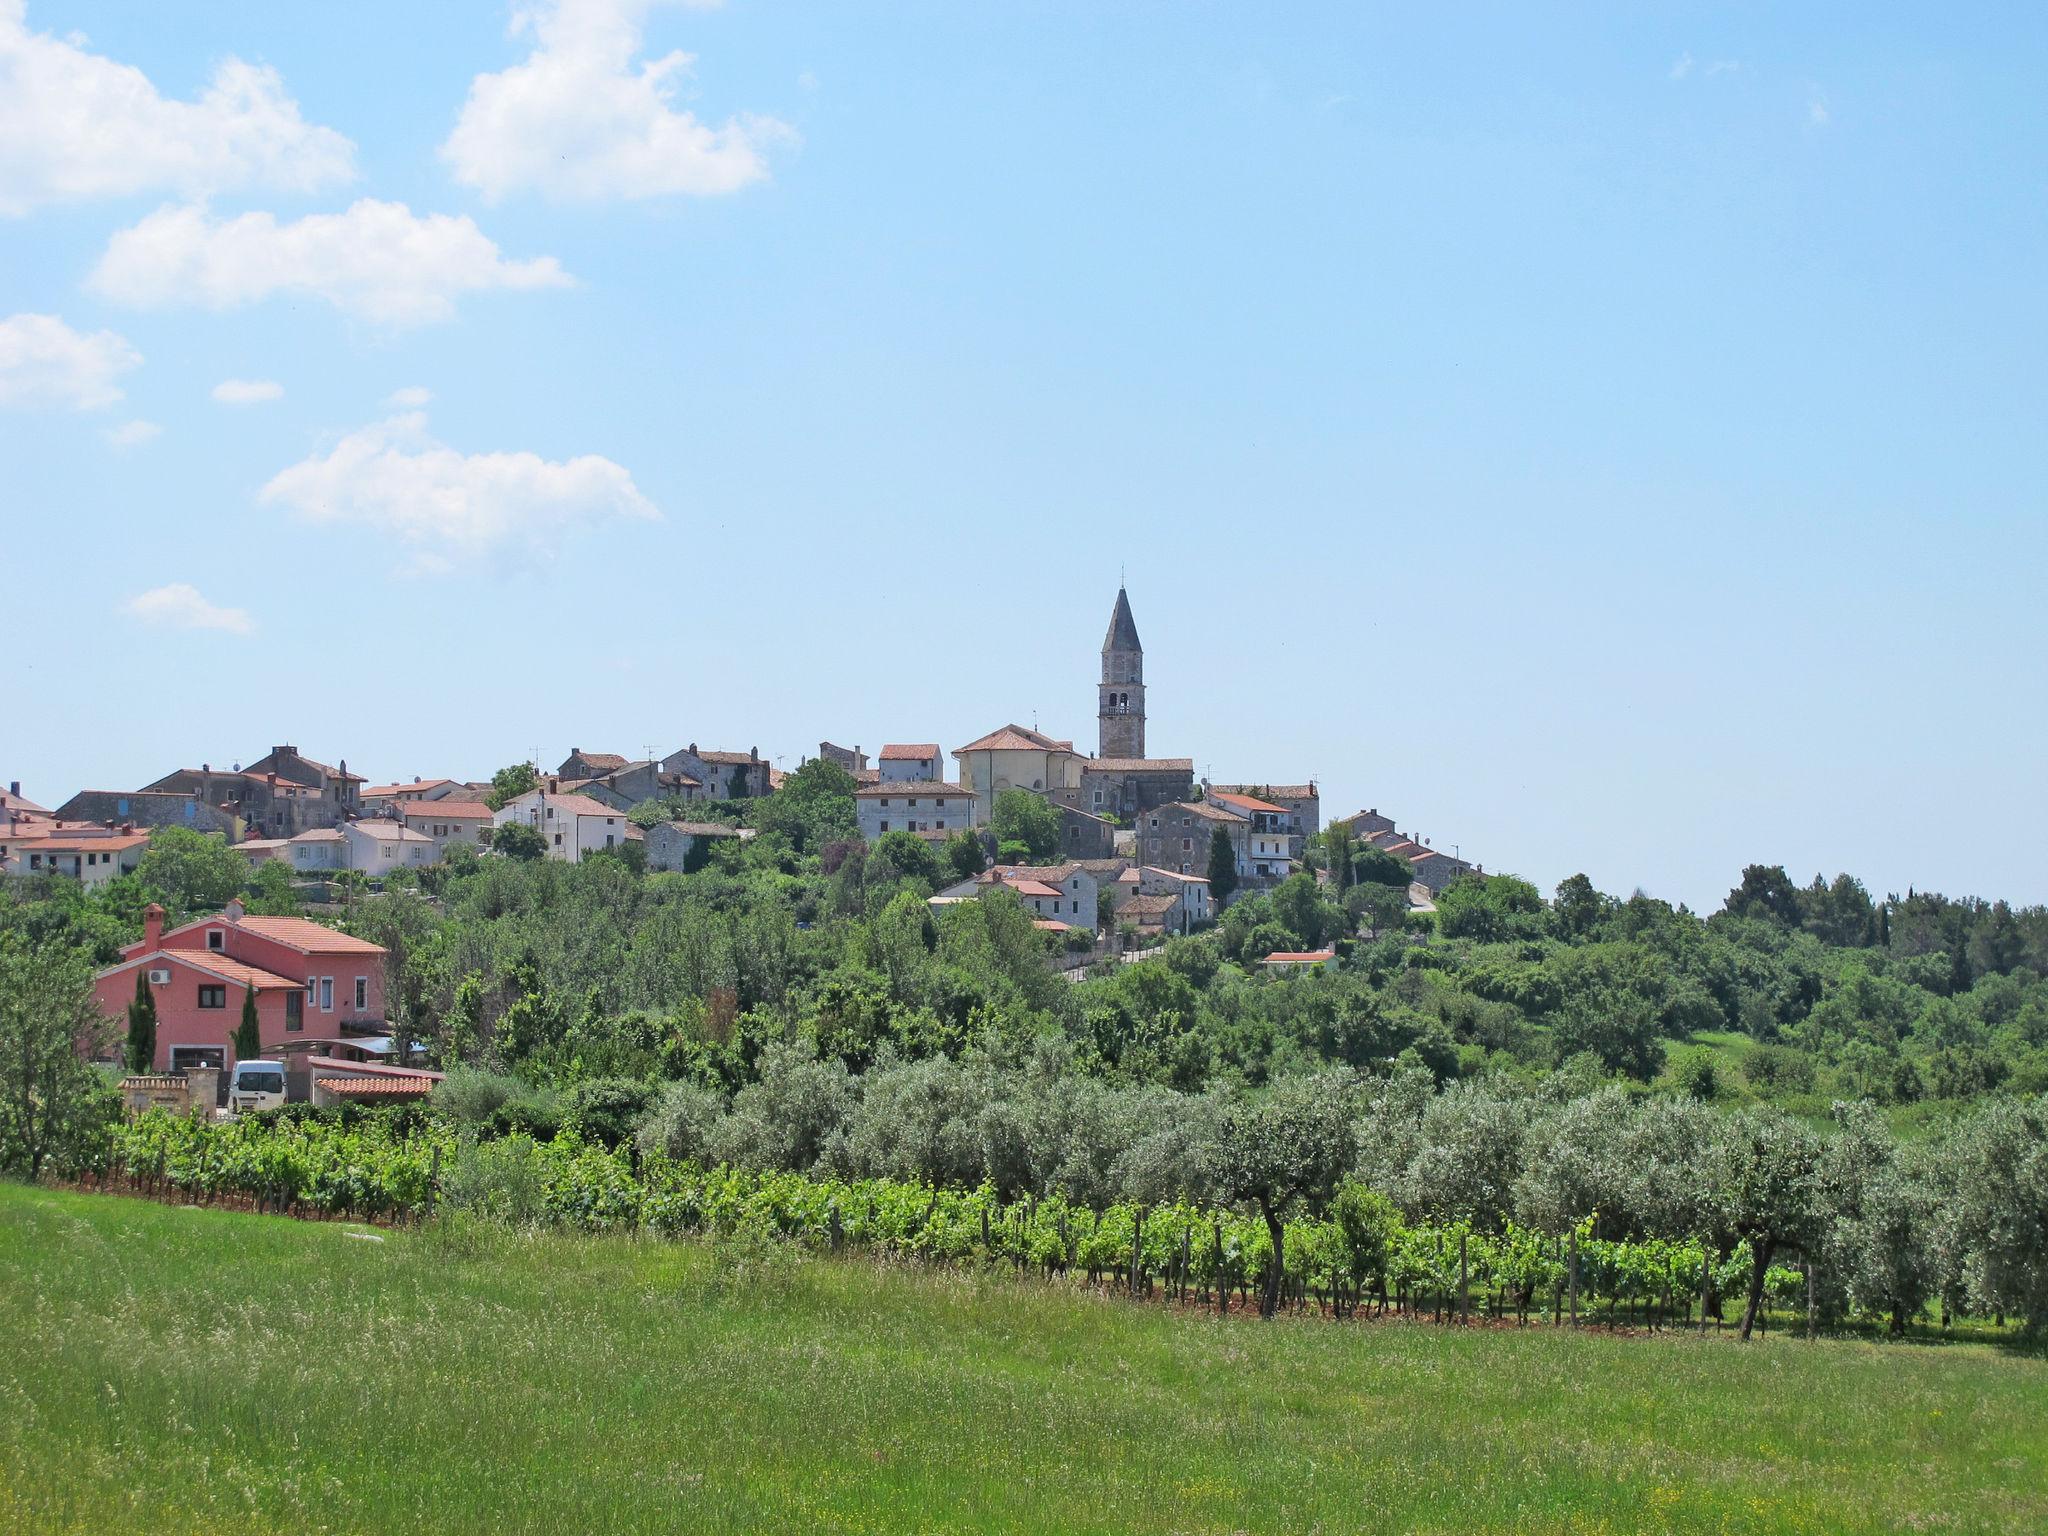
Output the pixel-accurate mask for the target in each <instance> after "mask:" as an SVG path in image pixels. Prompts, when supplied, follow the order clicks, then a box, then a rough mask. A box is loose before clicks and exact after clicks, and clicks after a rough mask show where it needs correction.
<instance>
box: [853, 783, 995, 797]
mask: <svg viewBox="0 0 2048 1536" xmlns="http://www.w3.org/2000/svg"><path fill="white" fill-rule="evenodd" d="M890 795H899V796H903V797H905V798H908V797H909V796H912V795H928V796H930V797H932V798H934V799H936V798H938V797H939V796H942V795H952V796H954V797H956V798H961V799H972V798H973V795H974V791H973V790H971V789H969V788H968V787H967V786H966V785H964V784H948V783H946V782H945V781H944V780H942V779H897V780H895V781H894V782H892V783H878V784H863V785H861V786H860V788H858V789H856V790H855V791H854V792H853V797H854V799H856V800H880V799H883V798H885V797H887V796H890Z"/></svg>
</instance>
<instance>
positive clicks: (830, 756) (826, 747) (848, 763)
mask: <svg viewBox="0 0 2048 1536" xmlns="http://www.w3.org/2000/svg"><path fill="white" fill-rule="evenodd" d="M818 756H820V757H822V758H823V759H824V760H825V761H826V762H828V763H837V764H838V765H839V766H840V767H842V768H844V769H845V770H846V771H847V772H848V773H850V774H852V775H853V776H854V777H855V778H859V777H860V775H862V774H863V773H866V772H867V769H868V755H867V753H865V752H863V751H861V749H860V743H859V742H855V743H854V744H853V745H852V746H850V747H840V746H834V745H833V744H832V743H831V742H829V741H821V742H819V743H818ZM938 776H939V773H938V769H937V767H936V766H935V767H934V768H933V769H932V771H931V772H930V773H929V774H918V775H916V777H918V778H932V779H936V778H937V777H938Z"/></svg>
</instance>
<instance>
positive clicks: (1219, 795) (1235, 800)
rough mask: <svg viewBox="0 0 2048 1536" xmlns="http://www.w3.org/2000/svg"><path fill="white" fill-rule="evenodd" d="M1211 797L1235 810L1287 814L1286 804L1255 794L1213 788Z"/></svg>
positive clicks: (1277, 814)
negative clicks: (1279, 803) (1277, 803)
mask: <svg viewBox="0 0 2048 1536" xmlns="http://www.w3.org/2000/svg"><path fill="white" fill-rule="evenodd" d="M1209 798H1210V799H1211V800H1221V801H1222V802H1223V803H1224V804H1225V805H1227V806H1229V807H1230V808H1231V809H1232V810H1234V811H1266V812H1269V813H1271V814H1272V815H1275V816H1285V815H1286V814H1287V807H1286V806H1284V805H1275V804H1274V803H1273V802H1272V801H1270V800H1261V799H1258V798H1257V797H1256V796H1253V795H1235V794H1230V793H1228V792H1227V791H1225V790H1220V789H1212V790H1210V791H1209Z"/></svg>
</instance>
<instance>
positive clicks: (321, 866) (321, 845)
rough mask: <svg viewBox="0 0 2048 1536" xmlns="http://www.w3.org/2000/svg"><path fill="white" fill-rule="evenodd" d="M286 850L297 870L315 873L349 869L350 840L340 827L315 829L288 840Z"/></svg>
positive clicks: (293, 866)
mask: <svg viewBox="0 0 2048 1536" xmlns="http://www.w3.org/2000/svg"><path fill="white" fill-rule="evenodd" d="M285 848H286V850H287V851H288V853H289V855H290V858H291V866H292V868H293V869H295V870H299V871H302V872H305V873H314V872H317V871H320V870H328V869H346V868H348V839H347V838H346V837H344V836H343V835H342V832H341V829H340V828H339V827H314V828H312V829H311V830H310V831H306V832H301V833H300V834H299V835H298V836H297V837H293V838H287V839H286V841H285Z"/></svg>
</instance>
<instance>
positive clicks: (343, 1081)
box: [314, 1077, 434, 1099]
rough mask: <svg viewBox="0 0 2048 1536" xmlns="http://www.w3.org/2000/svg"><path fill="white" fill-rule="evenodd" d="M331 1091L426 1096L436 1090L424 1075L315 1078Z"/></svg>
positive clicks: (372, 1095) (356, 1094)
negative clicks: (412, 1076)
mask: <svg viewBox="0 0 2048 1536" xmlns="http://www.w3.org/2000/svg"><path fill="white" fill-rule="evenodd" d="M314 1081H315V1082H317V1083H318V1084H319V1085H320V1086H321V1087H322V1088H323V1089H325V1090H326V1091H327V1092H329V1093H338V1094H343V1095H345V1096H347V1097H349V1098H352V1099H353V1098H424V1097H425V1096H426V1095H427V1094H430V1093H432V1092H433V1091H434V1084H433V1082H432V1081H431V1080H430V1079H428V1078H424V1077H414V1078H402V1077H320V1078H316V1079H314Z"/></svg>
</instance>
